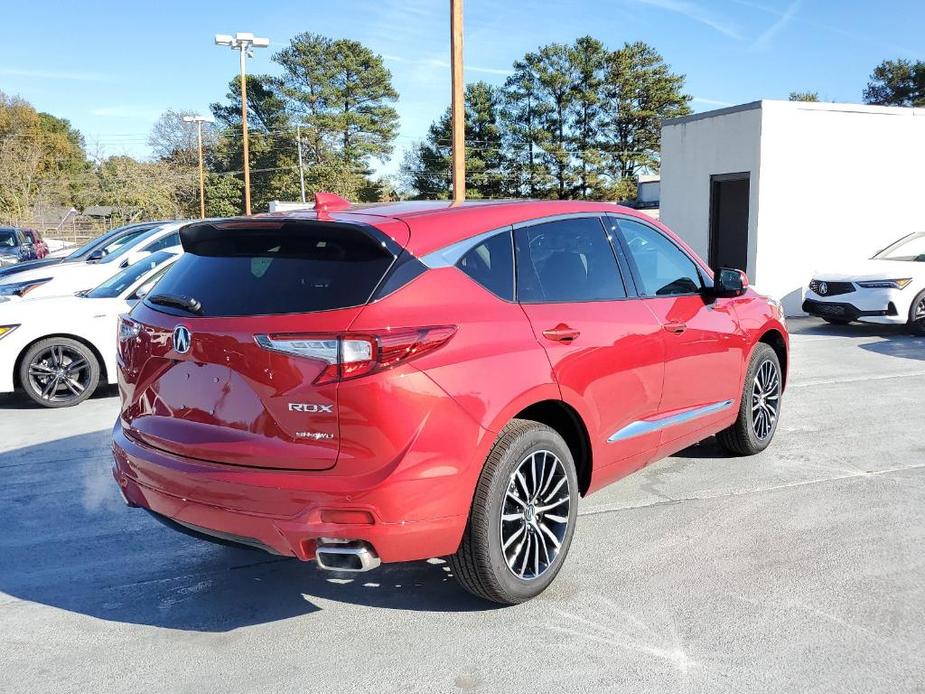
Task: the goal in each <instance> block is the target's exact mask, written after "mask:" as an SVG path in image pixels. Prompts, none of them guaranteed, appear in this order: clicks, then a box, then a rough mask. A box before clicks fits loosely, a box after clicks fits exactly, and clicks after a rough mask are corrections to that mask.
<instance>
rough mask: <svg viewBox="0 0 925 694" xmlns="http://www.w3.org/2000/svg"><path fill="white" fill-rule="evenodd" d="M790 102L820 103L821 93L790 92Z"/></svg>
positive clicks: (788, 98)
mask: <svg viewBox="0 0 925 694" xmlns="http://www.w3.org/2000/svg"><path fill="white" fill-rule="evenodd" d="M787 100H788V101H812V102H816V101H819V92H790V96H788V97H787Z"/></svg>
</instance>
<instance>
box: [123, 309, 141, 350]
mask: <svg viewBox="0 0 925 694" xmlns="http://www.w3.org/2000/svg"><path fill="white" fill-rule="evenodd" d="M139 334H141V325H139V324H138V323H136V322H135V321H133V320H132V319H131V318H129V317H128V316H125V315H122V316H119V342H120V343H121V342H128V341H129V340H134V339H135V338H136V337H138V335H139Z"/></svg>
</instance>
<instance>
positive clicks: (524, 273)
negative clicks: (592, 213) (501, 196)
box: [515, 217, 626, 303]
mask: <svg viewBox="0 0 925 694" xmlns="http://www.w3.org/2000/svg"><path fill="white" fill-rule="evenodd" d="M515 238H516V241H517V295H518V298H519V299H520V301H522V302H524V303H541V302H555V301H606V300H609V299H621V298H623V297H625V296H626V290H625V289H624V288H623V281H622V279H621V277H620V271H619V269H618V267H617V261H616V259H615V258H614V254H613V249H612V248H611V247H610V242H609V241H608V240H607V237H606V235H605V233H604V228H603V226H602V225H601V222H600V220H599V219H597V218H596V217H586V218H579V219H568V220H561V221H556V222H547V223H545V224H536V225H533V226H529V227H524V228H522V229H518V230H517V231H516V232H515Z"/></svg>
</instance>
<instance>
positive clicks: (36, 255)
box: [0, 226, 48, 268]
mask: <svg viewBox="0 0 925 694" xmlns="http://www.w3.org/2000/svg"><path fill="white" fill-rule="evenodd" d="M47 255H48V244H47V243H45V240H44V239H43V238H42V235H41V234H40V233H39V232H37V231H36V230H35V229H20V228H18V227H2V226H0V268H6V267H9V266H13V265H16V264H17V263H25V262H29V261H34V260H40V259H42V258H44V257H45V256H47Z"/></svg>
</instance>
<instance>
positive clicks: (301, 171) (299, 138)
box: [296, 125, 305, 202]
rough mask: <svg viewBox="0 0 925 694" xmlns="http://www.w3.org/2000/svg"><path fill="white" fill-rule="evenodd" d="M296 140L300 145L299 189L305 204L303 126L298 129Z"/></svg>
mask: <svg viewBox="0 0 925 694" xmlns="http://www.w3.org/2000/svg"><path fill="white" fill-rule="evenodd" d="M296 140H297V144H298V145H299V188H300V189H301V190H302V202H305V168H304V166H303V165H302V126H301V125H300V126H298V127H297V128H296Z"/></svg>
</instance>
